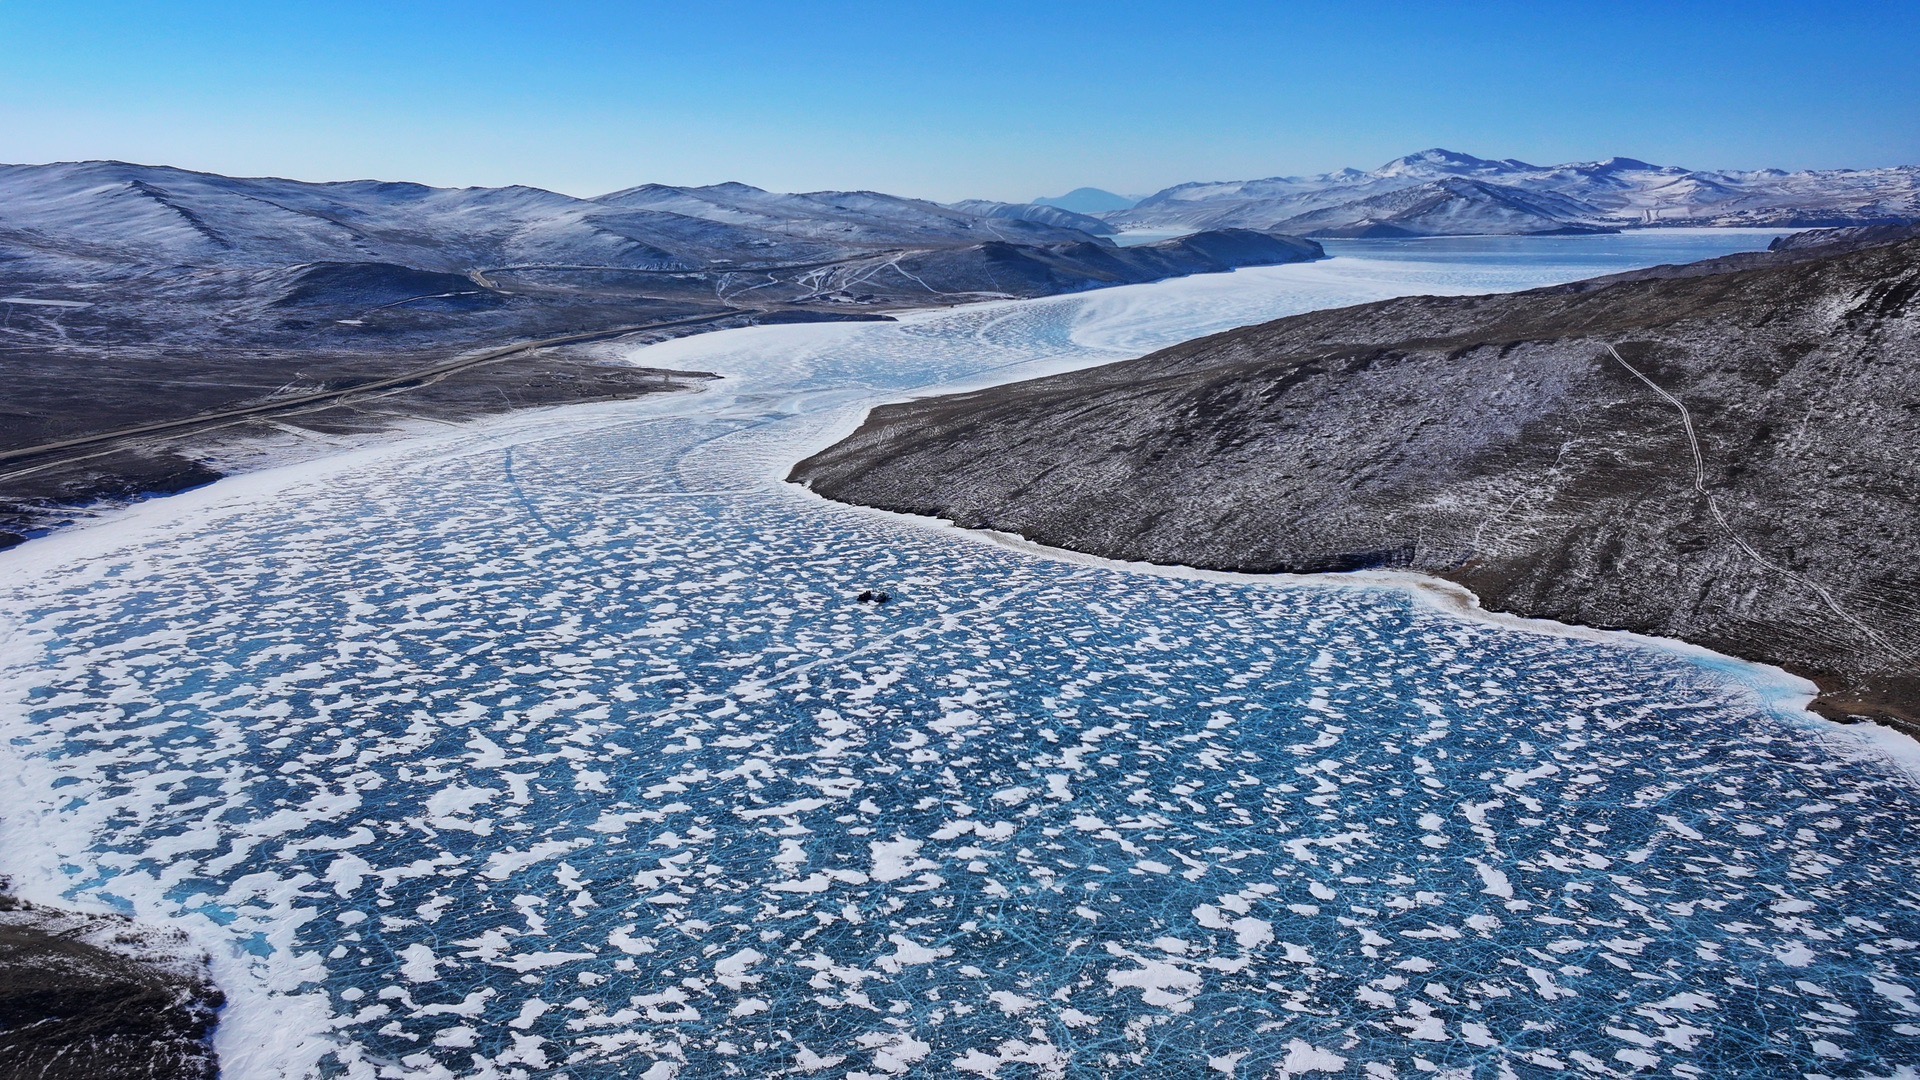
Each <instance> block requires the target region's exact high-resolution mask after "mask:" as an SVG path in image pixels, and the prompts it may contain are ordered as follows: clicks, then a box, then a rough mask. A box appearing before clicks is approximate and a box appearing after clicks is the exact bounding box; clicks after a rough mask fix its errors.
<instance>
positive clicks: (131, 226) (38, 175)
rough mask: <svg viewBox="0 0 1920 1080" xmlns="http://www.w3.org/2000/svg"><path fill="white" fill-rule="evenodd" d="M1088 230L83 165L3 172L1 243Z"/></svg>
mask: <svg viewBox="0 0 1920 1080" xmlns="http://www.w3.org/2000/svg"><path fill="white" fill-rule="evenodd" d="M1086 239H1088V235H1087V234H1086V233H1083V232H1081V231H1079V230H1077V229H1073V228H1071V227H1066V228H1062V227H1059V226H1056V225H1052V224H1048V223H1046V222H1044V221H1029V220H1025V219H1022V218H1020V217H1017V216H1015V217H1007V216H996V217H987V216H984V215H980V214H971V213H967V212H965V211H960V210H954V209H951V208H948V207H943V206H939V205H937V204H935V203H931V202H924V201H921V200H918V199H905V198H899V197H896V196H892V195H882V194H879V193H876V192H871V191H855V192H845V191H818V192H809V193H805V194H793V195H787V194H776V193H773V192H768V191H762V190H760V189H759V188H755V187H750V186H748V185H746V184H716V185H712V186H709V187H669V186H666V185H661V184H648V185H645V186H642V187H636V188H629V189H626V190H624V191H617V192H613V193H611V194H608V195H603V196H600V197H599V198H595V199H580V198H575V197H572V196H569V195H562V194H559V193H557V192H552V191H543V190H541V189H538V188H530V187H518V186H516V187H503V188H433V187H426V186H424V185H420V184H408V183H386V182H379V181H370V180H364V181H347V182H341V183H306V182H301V181H295V180H282V179H274V178H236V177H227V176H218V175H214V174H209V173H199V172H190V171H187V170H184V169H175V168H168V167H163V166H147V165H130V164H126V163H123V162H111V161H89V162H67V163H59V164H52V165H0V246H4V248H6V249H7V250H8V254H9V255H12V256H13V257H15V258H19V257H23V256H24V257H26V258H30V259H51V260H56V261H60V262H68V261H71V260H74V259H83V260H84V259H87V258H89V257H92V258H97V259H99V260H101V261H102V262H105V263H110V264H113V265H114V266H116V267H120V268H124V267H126V266H127V265H128V264H147V265H151V264H155V263H158V264H161V265H165V266H199V267H221V268H238V267H245V266H280V265H286V264H288V263H292V262H327V261H338V262H366V261H379V262H390V263H396V264H400V265H405V266H413V267H419V268H421V269H426V270H435V271H450V272H456V273H464V272H467V271H471V270H485V269H491V268H499V267H510V266H525V265H592V266H608V267H625V268H632V269H647V270H695V269H705V268H708V267H710V266H713V265H715V264H737V265H741V266H755V265H762V264H766V263H790V262H796V261H807V260H818V259H836V258H846V257H848V256H849V255H853V254H856V253H858V252H859V251H861V250H863V249H874V248H890V249H902V248H927V247H952V246H965V245H971V244H979V243H984V242H989V241H996V240H999V241H1006V242H1010V243H1020V244H1059V243H1075V242H1080V241H1084V240H1086Z"/></svg>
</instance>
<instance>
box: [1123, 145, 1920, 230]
mask: <svg viewBox="0 0 1920 1080" xmlns="http://www.w3.org/2000/svg"><path fill="white" fill-rule="evenodd" d="M1100 216H1101V217H1102V218H1103V219H1104V220H1106V221H1107V222H1108V223H1109V224H1111V225H1113V226H1115V227H1116V228H1118V229H1121V230H1126V229H1169V228H1193V229H1218V228H1228V227H1231V228H1245V229H1261V230H1270V231H1275V232H1283V233H1291V234H1295V235H1300V236H1315V237H1394V236H1457V235H1467V234H1505V235H1528V234H1532V235H1541V234H1556V233H1586V232H1609V231H1614V230H1618V229H1624V228H1633V227H1639V226H1651V225H1713V226H1768V227H1779V228H1811V227H1822V226H1842V225H1873V224H1886V223H1898V222H1905V221H1914V220H1920V166H1913V165H1903V166H1898V167H1894V168H1886V169H1865V170H1853V169H1827V170H1817V171H1809V172H1792V173H1790V172H1783V171H1781V170H1779V169H1761V170H1758V171H1754V172H1702V171H1696V170H1692V169H1683V168H1679V167H1676V166H1671V165H1652V164H1648V163H1647V162H1644V161H1638V160H1635V159H1633V158H1623V157H1615V158H1608V159H1607V160H1605V161H1592V162H1581V163H1576V164H1568V165H1530V164H1528V163H1526V162H1524V161H1516V160H1513V159H1511V158H1508V159H1505V160H1501V161H1490V160H1487V159H1485V158H1477V157H1473V156H1472V155H1469V154H1461V153H1456V152H1454V151H1451V150H1440V149H1434V150H1425V151H1422V152H1420V153H1417V154H1410V155H1408V156H1406V157H1403V158H1396V159H1395V160H1393V161H1390V162H1388V163H1386V164H1385V165H1382V166H1381V167H1380V168H1378V169H1374V170H1373V171H1371V172H1361V171H1359V170H1357V169H1342V170H1340V171H1339V172H1332V173H1326V174H1324V175H1320V176H1306V177H1299V176H1280V177H1270V178H1268V179H1264V180H1236V181H1231V182H1223V183H1192V184H1180V185H1177V186H1175V187H1170V188H1167V189H1166V190H1164V191H1161V192H1158V193H1156V194H1153V195H1150V196H1148V197H1147V198H1145V199H1142V200H1141V201H1140V202H1139V203H1138V204H1137V205H1135V206H1132V207H1129V208H1127V209H1124V210H1116V211H1109V212H1104V213H1102V214H1101V215H1100Z"/></svg>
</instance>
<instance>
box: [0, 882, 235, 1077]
mask: <svg viewBox="0 0 1920 1080" xmlns="http://www.w3.org/2000/svg"><path fill="white" fill-rule="evenodd" d="M224 1004H225V998H224V997H223V996H222V995H221V993H220V991H219V990H218V989H217V988H215V986H214V984H213V979H212V976H211V975H209V974H208V972H207V961H206V957H205V955H203V954H200V953H198V952H197V951H196V950H194V949H193V948H192V947H191V946H189V945H188V944H187V941H186V939H185V937H184V936H183V935H180V934H179V933H177V932H174V931H165V930H156V929H154V928H152V927H147V926H142V925H140V924H138V923H135V922H133V921H131V920H129V919H125V918H121V917H119V916H112V915H79V914H75V913H73V912H67V911H58V910H55V909H52V908H43V907H37V906H34V905H31V904H27V903H25V902H23V901H20V900H18V899H15V898H14V897H11V896H7V895H5V894H0V1078H4V1080H27V1078H29V1077H31V1078H33V1080H135V1078H140V1080H210V1078H212V1077H214V1076H217V1075H218V1074H219V1063H218V1061H217V1060H216V1059H215V1056H214V1051H213V1045H212V1042H211V1039H212V1035H213V1029H214V1025H215V1023H216V1022H217V1020H218V1017H219V1011H220V1008H221V1007H222V1006H223V1005H224Z"/></svg>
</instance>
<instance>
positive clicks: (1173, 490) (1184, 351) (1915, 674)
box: [790, 229, 1920, 734]
mask: <svg viewBox="0 0 1920 1080" xmlns="http://www.w3.org/2000/svg"><path fill="white" fill-rule="evenodd" d="M1779 248H1780V250H1778V251H1776V252H1774V253H1772V254H1768V255H1742V256H1733V257H1730V258H1728V259H1725V260H1713V261H1710V262H1707V263H1701V264H1695V265H1693V266H1687V267H1663V268H1656V269H1653V270H1647V271H1637V272H1634V273H1630V274H1624V275H1618V276H1616V277H1613V278H1603V279H1596V280H1593V281H1587V282H1578V283H1574V284H1571V285H1566V286H1558V287H1554V288H1547V289H1537V290H1532V291H1529V292H1524V293H1516V294H1506V295H1497V296H1480V297H1409V298H1403V299H1398V300H1390V301H1384V302H1381V303H1375V304H1367V305H1362V306H1359V307H1354V308H1346V309H1341V310H1335V311H1324V312H1314V313H1310V314H1307V315H1301V316H1296V317H1293V318H1289V319H1281V320H1278V321H1276V322H1272V323H1268V324H1265V325H1262V326H1255V327H1249V328H1245V329H1241V330H1235V331H1230V332H1227V333H1224V334H1219V335H1215V336H1212V337H1208V338H1203V339H1200V340H1198V341H1194V342H1189V343H1186V344H1184V345H1180V346H1176V347H1174V348H1171V349H1167V350H1163V351H1161V352H1158V353H1155V354H1152V355H1150V356H1146V357H1143V358H1140V359H1138V360H1133V361H1127V362H1124V363H1119V364H1113V365H1108V366H1105V367H1100V368H1095V369H1090V370H1086V371H1079V372H1073V373H1069V374H1065V375H1059V376H1054V377H1050V378H1045V379H1036V380H1032V381H1028V382H1023V383H1015V384H1010V385H1005V386H999V387H993V388H989V389H985V390H980V391H976V392H973V393H969V394H961V395H952V396H947V397H935V398H927V399H922V400H917V401H912V402H907V403H904V404H898V405H888V406H884V407H881V408H879V409H876V410H874V411H873V413H872V414H871V415H870V416H869V417H868V419H867V421H866V423H865V424H864V425H863V426H862V427H861V428H860V429H859V430H858V431H856V432H855V433H854V434H853V435H851V436H849V437H848V438H847V439H845V440H843V441H842V442H840V443H838V444H836V445H835V446H832V447H829V448H827V449H826V450H824V451H822V452H820V453H819V454H816V455H814V456H813V457H810V458H808V459H807V460H806V461H803V462H801V463H800V464H799V465H798V466H796V467H795V469H794V470H793V472H792V474H791V477H790V479H792V480H794V481H795V482H798V483H802V484H805V485H806V486H808V487H810V488H811V489H812V490H814V491H816V492H818V493H819V494H821V495H824V496H826V497H828V498H833V499H837V500H840V501H844V502H850V503H856V504H861V505H868V506H875V507H880V508H884V509H889V510H898V511H904V512H908V513H915V514H922V515H928V516H935V517H941V518H946V519H948V520H951V521H954V522H956V523H958V524H960V525H962V526H965V527H969V528H985V529H996V530H1001V531H1005V532H1010V533H1017V534H1019V535H1021V536H1024V537H1026V538H1028V539H1030V540H1032V541H1034V542H1036V543H1040V544H1045V545H1048V546H1051V547H1059V548H1066V549H1070V550H1074V551H1080V552H1085V553H1088V554H1093V555H1099V556H1103V557H1107V558H1113V559H1122V560H1130V561H1146V562H1156V563H1167V564H1181V565H1188V566H1194V567H1200V568H1204V569H1214V570H1232V571H1252V572H1275V571H1292V572H1339V571H1347V570H1355V569H1365V568H1390V569H1405V570H1412V571H1415V572H1419V573H1423V574H1427V575H1430V576H1433V577H1439V578H1443V579H1446V580H1449V581H1453V582H1456V583H1458V584H1461V585H1464V586H1466V587H1467V588H1469V589H1471V590H1472V591H1473V592H1475V593H1476V594H1477V595H1478V596H1479V597H1480V598H1481V601H1482V603H1483V604H1484V605H1485V606H1486V607H1487V608H1488V609H1490V610H1495V611H1503V612H1509V613H1513V614H1517V615H1522V616H1529V617H1541V618H1549V619H1555V620H1558V621H1562V622H1567V623H1574V624H1578V625H1584V626H1591V627H1597V628H1604V629H1622V630H1631V631H1634V632H1637V633H1643V634H1649V635H1654V636H1660V637H1669V638H1677V639H1680V640H1683V641H1689V642H1693V643H1696V644H1699V645H1703V646H1706V647H1708V648H1711V649H1714V650H1716V651H1719V652H1723V653H1728V654H1731V655H1734V656H1739V657H1743V658H1746V659H1751V660H1757V661H1762V662H1766V663H1772V664H1777V665H1779V666H1781V667H1784V668H1786V669H1787V670H1789V671H1792V672H1795V673H1797V674H1801V675H1804V676H1807V677H1809V678H1811V679H1812V680H1813V681H1814V682H1816V683H1817V684H1818V685H1819V686H1820V689H1821V691H1822V692H1821V695H1820V697H1819V698H1818V699H1817V700H1816V702H1815V709H1816V711H1819V712H1821V713H1823V714H1824V715H1827V716H1829V717H1833V718H1836V719H1855V718H1861V717H1872V718H1875V719H1879V720H1883V721H1885V722H1888V723H1890V724H1892V725H1895V726H1899V727H1901V728H1903V729H1904V730H1907V731H1908V732H1909V733H1912V734H1920V663H1916V659H1915V658H1916V657H1920V629H1916V621H1915V620H1914V619H1913V614H1914V612H1915V609H1916V606H1920V605H1916V597H1920V574H1917V573H1916V571H1915V570H1914V569H1913V567H1912V566H1911V563H1910V560H1909V559H1908V558H1907V552H1909V551H1911V550H1912V549H1913V548H1914V547H1915V546H1916V544H1920V468H1917V467H1916V460H1915V457H1914V453H1913V447H1914V446H1916V445H1920V366H1916V365H1915V364H1914V362H1913V357H1914V356H1915V355H1916V353H1920V325H1916V324H1917V323H1920V319H1916V317H1915V316H1916V315H1920V303H1916V295H1920V238H1916V237H1915V235H1914V231H1913V230H1911V229H1905V230H1902V229H1893V230H1878V231H1874V230H1866V231H1851V230H1849V231H1843V232H1840V233H1834V234H1827V235H1822V236H1816V237H1811V238H1800V239H1796V240H1793V241H1792V242H1790V243H1786V244H1782V245H1779ZM1696 451H1697V455H1698V456H1697V458H1696Z"/></svg>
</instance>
